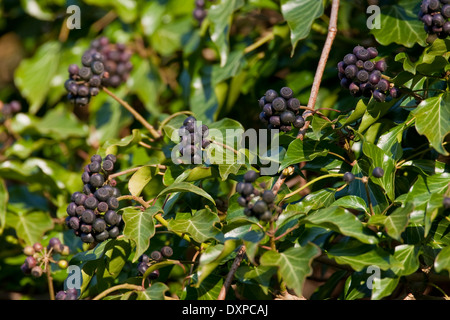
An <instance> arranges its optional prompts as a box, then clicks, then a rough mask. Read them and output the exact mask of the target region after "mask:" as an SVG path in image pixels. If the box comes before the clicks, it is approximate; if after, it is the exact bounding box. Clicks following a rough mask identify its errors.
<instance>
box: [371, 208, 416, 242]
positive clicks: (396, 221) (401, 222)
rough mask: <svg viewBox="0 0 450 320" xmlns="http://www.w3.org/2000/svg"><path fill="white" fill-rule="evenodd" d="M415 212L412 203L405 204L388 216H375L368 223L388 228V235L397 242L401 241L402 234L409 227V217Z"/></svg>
mask: <svg viewBox="0 0 450 320" xmlns="http://www.w3.org/2000/svg"><path fill="white" fill-rule="evenodd" d="M413 210H414V205H413V204H412V203H409V202H407V203H405V204H404V205H403V206H402V207H400V208H397V209H395V211H394V212H392V213H391V214H390V215H388V216H383V215H373V216H371V217H370V219H369V221H368V223H369V224H373V225H382V226H384V227H385V228H386V232H387V234H388V235H389V236H390V237H391V238H393V239H396V240H399V241H401V234H402V232H403V231H405V229H406V226H407V225H408V221H409V215H410V214H411V212H412V211H413Z"/></svg>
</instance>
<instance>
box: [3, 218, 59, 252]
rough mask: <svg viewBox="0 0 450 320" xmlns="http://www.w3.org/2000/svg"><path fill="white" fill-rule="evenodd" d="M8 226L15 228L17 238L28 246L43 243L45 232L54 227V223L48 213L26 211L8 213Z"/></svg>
mask: <svg viewBox="0 0 450 320" xmlns="http://www.w3.org/2000/svg"><path fill="white" fill-rule="evenodd" d="M6 225H7V226H10V227H13V228H14V229H15V230H16V232H17V236H18V237H19V238H20V239H22V240H23V241H24V243H26V244H28V245H33V244H34V243H36V242H39V241H41V239H42V237H43V235H44V234H45V232H46V231H48V230H51V229H53V227H54V225H53V221H52V219H51V218H50V216H49V215H48V214H47V213H45V212H42V211H25V210H18V211H17V212H12V211H8V212H7V213H6Z"/></svg>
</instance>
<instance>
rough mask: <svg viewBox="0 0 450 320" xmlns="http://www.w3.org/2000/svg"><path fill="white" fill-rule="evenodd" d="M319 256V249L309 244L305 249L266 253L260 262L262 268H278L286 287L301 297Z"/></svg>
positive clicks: (298, 248)
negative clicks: (314, 261)
mask: <svg viewBox="0 0 450 320" xmlns="http://www.w3.org/2000/svg"><path fill="white" fill-rule="evenodd" d="M319 255H320V249H319V247H317V246H316V245H313V244H311V243H308V244H307V245H305V246H303V247H293V248H289V249H287V250H285V251H283V252H276V251H273V250H270V251H266V252H265V253H264V254H263V255H262V256H261V259H260V262H261V265H262V266H267V267H277V268H278V270H279V272H280V275H281V277H282V278H283V280H284V282H285V283H286V286H288V287H289V288H291V289H292V290H294V291H295V293H296V294H297V295H298V296H301V295H302V290H303V283H304V281H305V279H306V277H307V276H309V275H311V273H312V267H311V263H312V260H313V259H314V258H316V257H317V256H319Z"/></svg>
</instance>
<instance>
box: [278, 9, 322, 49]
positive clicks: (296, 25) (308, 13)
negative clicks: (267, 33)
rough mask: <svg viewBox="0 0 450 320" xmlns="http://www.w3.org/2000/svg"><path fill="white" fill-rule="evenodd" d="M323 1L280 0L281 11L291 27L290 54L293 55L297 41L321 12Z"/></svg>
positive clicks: (306, 32)
mask: <svg viewBox="0 0 450 320" xmlns="http://www.w3.org/2000/svg"><path fill="white" fill-rule="evenodd" d="M323 9H324V8H323V1H317V0H282V1H281V13H282V14H283V17H284V19H285V20H286V21H287V23H288V25H289V28H290V29H291V44H292V51H291V56H293V55H294V51H295V48H296V46H297V43H298V41H300V40H302V39H304V38H306V37H307V36H308V35H309V32H310V30H311V25H312V24H313V22H314V20H315V19H317V18H318V17H320V16H321V15H322V14H323Z"/></svg>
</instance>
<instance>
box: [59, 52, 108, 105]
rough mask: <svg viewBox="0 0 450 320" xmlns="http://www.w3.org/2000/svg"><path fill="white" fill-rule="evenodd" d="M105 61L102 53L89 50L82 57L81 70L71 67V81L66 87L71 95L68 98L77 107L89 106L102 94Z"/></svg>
mask: <svg viewBox="0 0 450 320" xmlns="http://www.w3.org/2000/svg"><path fill="white" fill-rule="evenodd" d="M103 60H104V59H103V56H102V54H101V53H99V52H96V51H93V50H88V51H86V52H85V53H84V54H83V56H82V57H81V63H82V65H83V66H82V67H81V68H80V67H79V66H78V65H76V64H71V65H70V66H69V79H68V80H66V82H65V83H64V87H65V88H66V90H67V92H68V93H69V94H68V95H67V98H68V99H69V100H70V101H71V102H72V103H73V104H75V105H76V106H78V107H81V106H85V105H87V104H88V103H89V101H90V100H91V97H92V96H96V95H97V94H98V93H99V92H100V86H101V84H102V78H103V77H104V73H105V66H104V64H103Z"/></svg>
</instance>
